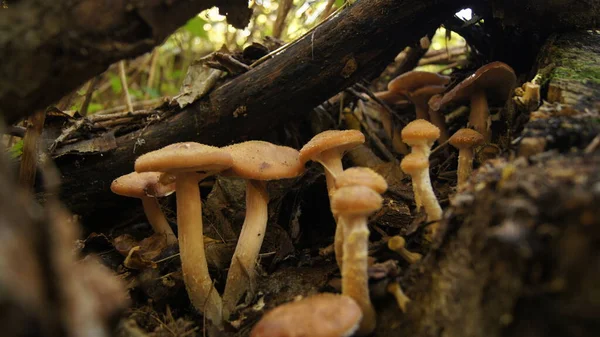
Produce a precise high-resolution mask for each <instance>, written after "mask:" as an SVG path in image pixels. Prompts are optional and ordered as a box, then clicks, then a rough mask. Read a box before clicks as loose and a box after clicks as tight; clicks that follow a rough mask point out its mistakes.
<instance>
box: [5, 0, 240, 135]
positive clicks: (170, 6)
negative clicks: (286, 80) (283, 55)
mask: <svg viewBox="0 0 600 337" xmlns="http://www.w3.org/2000/svg"><path fill="white" fill-rule="evenodd" d="M2 4H3V5H6V8H1V10H0V59H1V60H2V62H1V63H0V115H2V116H3V117H4V119H5V121H6V123H7V124H12V123H14V122H15V121H17V120H19V119H21V118H22V117H25V116H27V115H29V114H32V113H33V112H35V111H37V110H39V109H44V108H46V106H47V105H49V104H52V103H53V102H55V101H57V100H58V99H60V98H61V97H63V96H64V95H66V94H67V93H69V92H71V91H72V90H74V89H76V88H77V87H78V86H80V85H82V84H83V83H84V82H85V81H86V80H88V79H89V78H91V77H93V76H96V75H98V74H100V73H102V72H103V71H105V70H106V69H107V68H108V66H109V65H111V64H112V63H114V62H116V61H118V60H121V59H124V58H132V57H135V56H138V55H141V54H143V53H145V52H148V51H150V50H152V48H154V47H155V46H157V45H159V44H160V43H162V42H163V40H164V39H165V38H166V37H167V36H169V35H170V34H171V33H172V32H174V31H175V30H176V29H177V28H178V27H180V26H182V25H183V24H184V23H185V22H186V21H187V20H189V19H190V18H193V17H194V16H195V15H196V14H198V13H199V12H200V11H202V10H204V9H207V8H211V7H213V6H219V7H220V9H221V12H223V13H226V12H227V13H228V22H229V23H230V24H232V25H234V26H236V27H239V28H243V27H244V26H246V24H247V23H248V20H249V19H250V15H251V13H252V12H251V10H250V9H248V2H247V1H244V0H200V1H188V0H175V1H165V0H142V1H135V2H131V1H125V0H115V1H95V0H76V1H66V0H62V1H42V0H24V1H4V2H3V3H2Z"/></svg>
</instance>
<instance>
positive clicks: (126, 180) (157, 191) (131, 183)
mask: <svg viewBox="0 0 600 337" xmlns="http://www.w3.org/2000/svg"><path fill="white" fill-rule="evenodd" d="M160 175H161V172H143V173H137V172H132V173H129V174H126V175H124V176H121V177H119V178H117V179H115V180H113V182H112V184H110V190H111V191H112V192H113V193H115V194H118V195H122V196H126V197H132V198H147V197H164V196H167V195H169V194H171V193H173V192H175V184H166V185H165V184H161V183H160V182H159V180H160Z"/></svg>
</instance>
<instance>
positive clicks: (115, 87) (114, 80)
mask: <svg viewBox="0 0 600 337" xmlns="http://www.w3.org/2000/svg"><path fill="white" fill-rule="evenodd" d="M108 77H109V80H110V87H111V88H112V91H113V92H114V93H115V94H120V93H121V91H123V86H122V85H121V80H120V79H119V76H117V75H115V74H113V73H108Z"/></svg>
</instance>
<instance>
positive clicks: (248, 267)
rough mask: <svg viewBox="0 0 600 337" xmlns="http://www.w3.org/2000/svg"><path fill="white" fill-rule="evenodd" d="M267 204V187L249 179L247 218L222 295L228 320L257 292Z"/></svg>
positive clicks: (247, 185)
mask: <svg viewBox="0 0 600 337" xmlns="http://www.w3.org/2000/svg"><path fill="white" fill-rule="evenodd" d="M268 202H269V196H268V194H267V189H266V187H265V184H264V183H263V182H262V181H258V180H246V218H245V219H244V224H243V225H242V231H241V233H240V237H239V239H238V243H237V246H236V247H235V252H234V253H233V258H232V260H231V266H230V267H229V272H228V273H227V283H226V284H225V292H224V293H223V314H224V316H225V318H226V319H227V318H228V317H229V315H230V313H231V312H233V311H234V309H235V307H236V306H237V304H238V302H239V301H240V299H241V298H242V297H243V296H244V294H245V293H246V292H252V290H253V289H254V283H255V278H256V275H255V274H256V273H255V269H256V264H257V260H258V255H259V253H260V247H261V246H262V242H263V239H264V237H265V231H266V228H267V220H268V211H267V207H268Z"/></svg>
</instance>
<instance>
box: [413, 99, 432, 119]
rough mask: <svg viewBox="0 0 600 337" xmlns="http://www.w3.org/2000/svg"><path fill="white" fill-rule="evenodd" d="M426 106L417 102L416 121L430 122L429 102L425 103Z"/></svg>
mask: <svg viewBox="0 0 600 337" xmlns="http://www.w3.org/2000/svg"><path fill="white" fill-rule="evenodd" d="M424 103H425V104H423V102H417V101H415V102H414V104H415V116H416V118H415V119H424V120H426V121H428V120H429V105H427V102H424Z"/></svg>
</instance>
